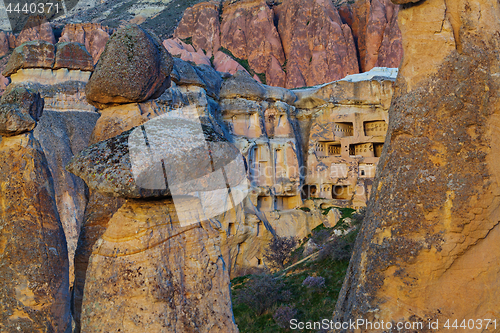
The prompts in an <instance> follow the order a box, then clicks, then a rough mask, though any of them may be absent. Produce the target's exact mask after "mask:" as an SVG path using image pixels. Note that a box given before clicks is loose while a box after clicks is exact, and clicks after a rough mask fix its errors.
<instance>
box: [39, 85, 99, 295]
mask: <svg viewBox="0 0 500 333" xmlns="http://www.w3.org/2000/svg"><path fill="white" fill-rule="evenodd" d="M42 93H43V92H42ZM98 118H99V114H98V113H97V112H82V111H64V112H61V111H51V110H47V109H44V111H43V117H42V118H41V119H40V122H39V123H38V124H37V127H36V128H35V130H34V135H35V137H36V138H37V139H38V140H39V141H40V145H41V146H42V149H43V151H44V153H45V156H46V157H47V162H48V166H49V169H50V171H51V174H52V177H53V180H54V190H55V200H56V205H57V210H58V212H59V216H60V219H61V224H62V226H63V229H64V234H65V235H66V241H67V244H68V256H69V261H70V267H69V269H70V284H71V285H72V284H73V280H74V279H73V272H74V269H73V258H74V254H75V251H76V246H77V242H78V237H79V234H80V229H81V226H82V222H83V217H84V212H85V207H86V205H87V200H88V189H87V186H86V185H85V183H84V182H83V180H81V179H80V178H78V177H76V176H75V175H73V174H71V173H69V172H68V171H66V169H65V166H66V164H67V163H68V162H69V161H70V160H71V158H72V157H73V155H74V154H76V153H78V152H80V151H81V150H83V149H84V148H86V147H87V146H88V142H89V138H90V135H91V133H92V130H93V128H94V125H95V123H96V121H97V119H98Z"/></svg>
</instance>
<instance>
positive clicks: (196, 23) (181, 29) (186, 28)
mask: <svg viewBox="0 0 500 333" xmlns="http://www.w3.org/2000/svg"><path fill="white" fill-rule="evenodd" d="M174 37H177V38H181V39H187V38H190V39H191V41H192V43H193V46H194V47H195V48H196V50H205V51H206V52H207V53H208V55H209V58H210V57H211V56H212V55H213V54H214V53H215V52H217V51H218V50H219V49H220V23H219V8H218V6H217V5H215V4H213V3H209V2H200V3H198V4H196V5H194V6H193V7H189V8H188V9H186V11H184V15H183V16H182V20H181V21H180V22H179V25H178V26H177V29H175V32H174ZM184 60H185V59H184Z"/></svg>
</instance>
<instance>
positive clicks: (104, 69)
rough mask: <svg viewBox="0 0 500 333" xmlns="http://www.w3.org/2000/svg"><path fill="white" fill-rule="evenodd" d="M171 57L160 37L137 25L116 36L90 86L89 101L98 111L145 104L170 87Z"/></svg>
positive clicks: (127, 27)
mask: <svg viewBox="0 0 500 333" xmlns="http://www.w3.org/2000/svg"><path fill="white" fill-rule="evenodd" d="M171 70H172V57H171V56H170V54H169V53H168V52H167V50H166V49H165V48H164V47H163V45H162V44H161V42H160V41H159V40H158V38H157V37H155V36H153V35H151V34H150V33H148V32H146V31H145V30H143V29H142V28H140V27H139V26H137V25H128V26H126V27H124V28H122V29H120V30H118V31H117V32H115V33H114V34H113V35H112V36H111V38H110V39H109V40H108V42H107V44H106V48H105V49H104V52H103V53H102V55H101V58H100V60H99V62H98V63H97V66H96V69H95V71H94V73H93V75H92V76H91V77H90V80H89V83H88V84H87V88H86V94H87V100H88V101H89V103H91V104H92V105H94V106H96V107H97V108H100V109H102V108H105V107H108V106H113V105H118V104H125V103H135V102H144V101H146V100H148V99H150V98H157V97H159V96H160V95H161V94H162V93H163V92H164V91H165V89H166V88H168V87H169V84H170V81H169V75H170V72H171Z"/></svg>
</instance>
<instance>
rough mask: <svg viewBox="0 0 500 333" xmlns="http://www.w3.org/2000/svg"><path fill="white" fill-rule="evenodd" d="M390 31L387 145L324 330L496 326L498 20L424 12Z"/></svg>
mask: <svg viewBox="0 0 500 333" xmlns="http://www.w3.org/2000/svg"><path fill="white" fill-rule="evenodd" d="M395 2H396V1H395ZM399 23H400V28H401V30H402V35H403V47H404V58H403V62H402V66H401V70H400V75H399V77H398V81H397V86H396V92H395V96H394V98H393V102H392V106H391V109H390V125H389V133H388V137H387V138H386V141H385V147H384V152H383V154H382V157H381V160H380V162H379V168H378V170H377V171H378V173H377V177H376V180H375V183H374V184H373V192H372V194H371V200H370V203H369V205H368V212H367V215H366V218H365V220H364V225H363V227H362V230H361V233H360V235H359V236H358V240H357V242H356V248H355V252H354V254H353V256H352V259H351V264H350V267H349V269H348V272H347V276H346V279H345V281H344V286H343V288H342V291H341V294H340V296H339V301H338V303H337V307H336V316H335V321H338V322H346V321H349V319H352V320H356V319H358V320H359V319H366V320H369V321H372V322H375V321H378V322H382V321H384V322H386V323H387V322H417V321H420V322H423V327H424V328H428V326H427V323H426V322H427V321H429V320H432V321H433V322H435V321H436V320H439V324H440V325H439V328H440V330H439V331H443V332H444V331H446V330H445V329H443V326H442V325H443V324H444V323H445V322H446V320H448V319H450V320H451V324H452V323H453V320H455V319H458V320H459V323H460V322H461V320H463V319H471V318H490V317H491V318H498V316H499V315H500V299H499V298H498V297H497V295H498V294H499V293H500V280H499V279H498V274H499V271H500V223H499V221H500V189H499V186H500V170H499V169H498V163H499V161H500V154H499V151H498V149H497V147H498V145H499V144H500V132H499V131H498V128H499V125H500V95H499V91H500V77H499V76H498V70H499V68H500V60H499V59H500V51H499V40H498V35H499V33H500V10H499V8H498V3H497V1H494V0H479V1H475V2H470V1H462V0H459V1H453V2H449V1H445V0H426V1H421V2H420V3H419V4H418V5H415V6H405V7H402V8H401V10H400V12H399ZM490 328H491V326H490ZM424 330H425V329H424ZM424 330H422V331H424ZM493 330H495V329H494V328H493ZM363 331H364V330H363ZM366 331H370V330H369V329H366Z"/></svg>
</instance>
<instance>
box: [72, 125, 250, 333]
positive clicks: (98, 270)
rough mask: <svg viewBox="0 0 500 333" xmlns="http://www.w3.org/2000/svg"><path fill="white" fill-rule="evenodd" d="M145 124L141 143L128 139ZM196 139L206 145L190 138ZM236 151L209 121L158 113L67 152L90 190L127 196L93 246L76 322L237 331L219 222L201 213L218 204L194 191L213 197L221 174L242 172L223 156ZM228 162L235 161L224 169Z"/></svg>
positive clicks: (102, 328)
mask: <svg viewBox="0 0 500 333" xmlns="http://www.w3.org/2000/svg"><path fill="white" fill-rule="evenodd" d="M196 127H198V128H200V129H202V132H197V131H196ZM146 133H147V141H146V142H148V144H147V147H148V148H146V149H138V150H137V149H136V148H134V142H136V140H144V139H145V136H146ZM204 140H206V147H205V145H201V146H200V145H199V143H202V142H205V141H204ZM179 142H182V143H183V144H182V146H180V145H179V144H178V143H179ZM156 144H159V145H160V146H161V147H163V148H161V147H160V146H156V147H158V149H159V150H155V153H158V154H159V155H158V156H162V157H163V158H162V160H161V163H158V164H154V163H150V161H149V159H148V154H147V150H148V149H154V148H151V147H155V145H156ZM237 156H239V151H238V149H237V148H236V147H234V146H233V145H231V144H229V143H228V142H227V141H226V140H225V139H224V138H222V137H221V136H219V135H218V134H217V133H216V132H215V131H214V130H213V129H212V128H210V127H207V126H205V125H201V124H196V123H194V122H192V121H188V120H180V119H177V120H168V121H166V122H165V121H164V119H161V118H157V119H153V120H151V121H149V122H147V123H146V124H144V125H143V126H140V127H137V128H136V129H134V130H131V131H127V132H124V133H123V134H121V135H119V136H116V137H114V138H112V139H109V140H106V141H102V142H99V143H97V144H95V145H92V146H91V147H89V148H88V149H87V150H85V151H83V152H81V153H80V154H78V155H77V156H75V158H74V159H73V161H72V162H71V163H70V164H69V165H68V170H69V171H71V172H73V173H74V174H76V175H78V176H79V177H82V179H84V180H85V182H86V183H87V185H88V186H89V188H90V189H91V190H92V191H95V192H100V193H102V194H105V195H110V196H115V197H121V198H125V199H127V201H126V203H125V204H124V205H123V206H122V207H121V208H120V209H119V210H118V211H117V212H116V213H115V214H113V216H112V218H111V219H110V220H109V223H108V224H107V226H106V229H105V232H104V233H103V235H102V236H101V237H100V239H99V240H98V241H97V242H96V244H95V246H94V248H93V249H92V255H91V257H90V260H89V266H88V268H87V277H86V282H85V289H84V297H83V304H82V313H81V330H82V331H83V332H120V331H121V332H214V333H215V332H237V331H238V330H237V328H236V325H235V323H234V320H233V315H232V309H231V297H230V288H229V272H228V269H227V267H226V264H225V262H224V259H223V256H222V252H221V248H220V247H221V236H220V230H218V229H219V228H220V225H219V224H218V222H217V221H216V220H209V219H208V218H206V213H207V211H210V208H211V209H214V208H215V209H218V208H219V206H214V205H213V204H212V203H211V202H212V201H213V200H215V198H216V197H210V196H205V197H201V198H202V199H201V200H200V199H199V198H196V197H194V196H193V195H194V193H195V192H199V191H201V192H204V191H208V192H209V193H215V194H218V196H219V197H221V196H222V192H220V191H223V190H226V186H228V185H227V184H238V183H239V182H242V181H246V179H245V172H244V170H245V169H244V164H243V160H242V159H241V160H240V162H239V163H236V165H234V164H232V162H233V161H234V160H235V158H236V157H237ZM134 161H135V162H134ZM158 167H160V169H158ZM234 167H236V169H238V168H239V169H241V170H243V171H242V172H239V173H238V172H235V173H233V172H232V170H233V168H234ZM222 169H224V170H225V171H224V172H223V173H224V179H226V181H225V182H220V180H221V179H220V178H219V177H217V176H215V178H213V175H214V174H217V172H212V170H217V171H218V172H219V173H220V170H222ZM162 170H163V171H162ZM165 173H166V174H167V179H169V181H168V186H167V183H166V182H165V178H164V175H165ZM162 183H163V185H164V187H161V186H159V185H161V184H162ZM210 191H215V192H210ZM175 193H177V195H176V194H175ZM231 193H232V192H231ZM219 197H217V199H219ZM203 198H208V201H203V200H204V199H203ZM233 201H234V200H233ZM207 205H208V206H207ZM207 208H208V209H207Z"/></svg>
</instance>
